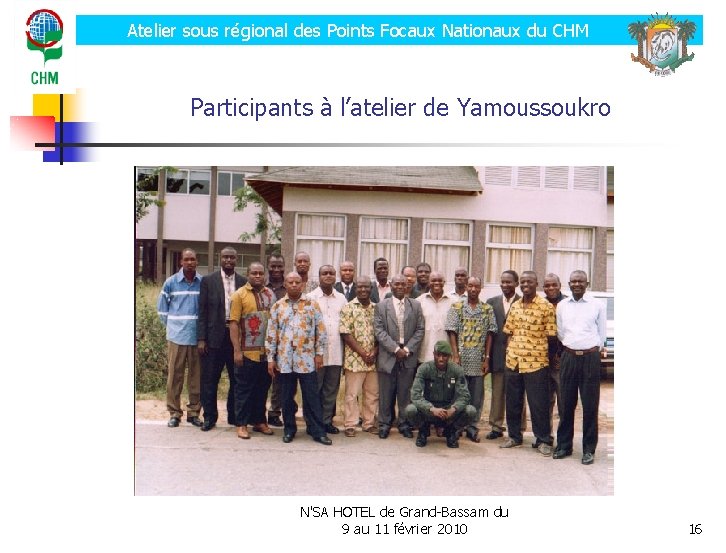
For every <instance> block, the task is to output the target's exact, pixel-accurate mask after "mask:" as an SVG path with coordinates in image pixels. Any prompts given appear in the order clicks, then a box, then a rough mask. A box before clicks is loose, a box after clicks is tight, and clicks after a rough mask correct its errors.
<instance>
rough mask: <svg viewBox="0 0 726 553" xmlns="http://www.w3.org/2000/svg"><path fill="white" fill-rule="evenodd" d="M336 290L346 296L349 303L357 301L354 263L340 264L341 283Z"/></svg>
mask: <svg viewBox="0 0 726 553" xmlns="http://www.w3.org/2000/svg"><path fill="white" fill-rule="evenodd" d="M334 288H335V289H336V290H337V291H338V292H340V293H341V294H343V295H344V296H345V299H346V300H347V301H352V300H353V299H355V297H356V295H355V265H353V262H352V261H343V262H342V263H341V264H340V282H336V283H335V286H334Z"/></svg>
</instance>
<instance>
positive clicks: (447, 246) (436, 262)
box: [423, 221, 471, 288]
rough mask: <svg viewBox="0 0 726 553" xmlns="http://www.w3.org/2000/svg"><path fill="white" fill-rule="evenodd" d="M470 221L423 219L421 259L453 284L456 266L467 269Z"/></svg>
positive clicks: (469, 246)
mask: <svg viewBox="0 0 726 553" xmlns="http://www.w3.org/2000/svg"><path fill="white" fill-rule="evenodd" d="M470 250H471V223H468V222H464V221H424V238H423V259H424V261H425V262H426V263H428V264H429V265H431V267H432V269H433V270H434V271H440V272H442V273H443V274H444V278H445V279H446V282H447V288H448V287H449V284H452V285H453V282H454V271H456V268H457V267H466V269H467V271H468V270H469V252H470Z"/></svg>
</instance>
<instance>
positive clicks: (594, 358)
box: [557, 350, 600, 454]
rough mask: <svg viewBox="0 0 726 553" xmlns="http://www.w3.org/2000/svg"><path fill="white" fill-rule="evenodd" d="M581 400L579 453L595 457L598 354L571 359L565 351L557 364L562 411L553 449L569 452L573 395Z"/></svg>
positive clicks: (573, 428) (595, 352)
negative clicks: (592, 454) (580, 448)
mask: <svg viewBox="0 0 726 553" xmlns="http://www.w3.org/2000/svg"><path fill="white" fill-rule="evenodd" d="M578 391H579V393H580V398H581V399H582V453H583V454H585V453H595V448H596V447H597V435H598V429H597V416H598V410H599V407H600V352H599V351H593V352H592V353H586V354H585V355H574V354H572V353H570V352H569V351H567V350H565V351H564V353H563V354H562V361H561V363H560V397H561V398H562V411H561V414H560V425H559V426H558V427H557V449H562V450H565V451H571V450H572V439H573V436H574V433H575V408H576V407H577V393H578Z"/></svg>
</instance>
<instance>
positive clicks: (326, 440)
mask: <svg viewBox="0 0 726 553" xmlns="http://www.w3.org/2000/svg"><path fill="white" fill-rule="evenodd" d="M313 441H315V442H318V443H319V444H323V445H332V444H333V440H331V439H330V438H328V437H327V436H318V437H317V438H313Z"/></svg>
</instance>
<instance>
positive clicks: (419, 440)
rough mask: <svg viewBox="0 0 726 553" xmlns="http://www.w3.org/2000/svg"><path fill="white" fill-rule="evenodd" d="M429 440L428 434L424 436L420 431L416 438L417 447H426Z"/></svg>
mask: <svg viewBox="0 0 726 553" xmlns="http://www.w3.org/2000/svg"><path fill="white" fill-rule="evenodd" d="M428 439H429V436H428V434H424V433H423V432H421V431H420V430H419V432H418V436H416V447H426V442H427V441H428Z"/></svg>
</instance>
